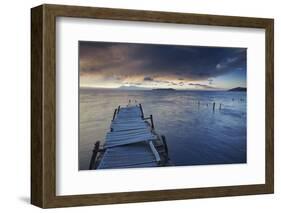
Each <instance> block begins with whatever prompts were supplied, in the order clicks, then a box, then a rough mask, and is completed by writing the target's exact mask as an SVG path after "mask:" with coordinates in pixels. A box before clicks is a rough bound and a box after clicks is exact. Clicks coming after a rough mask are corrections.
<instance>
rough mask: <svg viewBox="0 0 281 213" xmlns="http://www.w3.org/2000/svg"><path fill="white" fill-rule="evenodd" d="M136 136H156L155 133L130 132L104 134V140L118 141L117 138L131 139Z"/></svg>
mask: <svg viewBox="0 0 281 213" xmlns="http://www.w3.org/2000/svg"><path fill="white" fill-rule="evenodd" d="M138 137H151V138H154V137H156V136H155V135H153V134H151V133H148V134H147V133H139V134H130V135H119V136H116V135H111V136H110V135H109V136H106V141H119V140H126V139H132V138H138Z"/></svg>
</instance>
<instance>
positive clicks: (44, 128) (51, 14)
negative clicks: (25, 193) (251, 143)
mask: <svg viewBox="0 0 281 213" xmlns="http://www.w3.org/2000/svg"><path fill="white" fill-rule="evenodd" d="M56 17H74V18H95V19H110V20H126V21H144V22H158V23H177V24H194V25H210V26H230V27H247V28H261V29H265V34H266V41H265V43H266V59H265V61H266V138H265V141H266V146H265V147H266V148H265V152H266V161H265V162H266V168H265V171H266V172H265V174H266V177H265V184H258V185H240V186H221V187H208V188H192V189H171V190H158V191H139V192H137V191H136V192H122V193H103V194H87V195H82V194H81V195H69V196H57V195H56V67H55V65H56V40H55V38H56ZM273 30H274V21H273V19H264V18H248V17H233V16H217V15H199V14H185V13H170V12H154V11H140V10H126V9H109V8H93V7H80V6H63V5H47V4H46V5H41V6H38V7H35V8H32V9H31V203H32V204H33V205H36V206H39V207H42V208H53V207H66V206H83V205H100V204H115V203H132V202H147V201H162V200H178V199H190V198H207V197H219V196H236V195H252V194H267V193H273V191H274V32H273Z"/></svg>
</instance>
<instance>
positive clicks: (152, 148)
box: [149, 141, 161, 162]
mask: <svg viewBox="0 0 281 213" xmlns="http://www.w3.org/2000/svg"><path fill="white" fill-rule="evenodd" d="M149 146H150V148H151V150H152V152H153V154H154V156H155V159H156V161H157V162H159V161H160V160H161V158H160V156H159V153H158V152H157V150H156V149H155V146H154V145H153V142H152V141H149Z"/></svg>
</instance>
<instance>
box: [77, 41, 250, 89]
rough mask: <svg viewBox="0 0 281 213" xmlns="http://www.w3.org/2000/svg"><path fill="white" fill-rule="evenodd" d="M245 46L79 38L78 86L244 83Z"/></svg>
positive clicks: (176, 86) (192, 86)
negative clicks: (207, 45) (168, 43)
mask: <svg viewBox="0 0 281 213" xmlns="http://www.w3.org/2000/svg"><path fill="white" fill-rule="evenodd" d="M246 61H247V49H246V48H229V47H203V46H182V45H180V46H179V45H162V44H161V45H159V44H136V43H111V42H89V41H79V74H80V87H97V88H120V87H122V88H139V89H141V88H143V89H153V88H173V89H178V90H180V89H182V90H188V89H190V90H225V89H230V88H234V87H246V69H247V68H246V66H247V63H246Z"/></svg>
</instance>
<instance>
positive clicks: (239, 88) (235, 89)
mask: <svg viewBox="0 0 281 213" xmlns="http://www.w3.org/2000/svg"><path fill="white" fill-rule="evenodd" d="M228 91H230V92H247V88H245V87H235V88H232V89H230V90H228Z"/></svg>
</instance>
